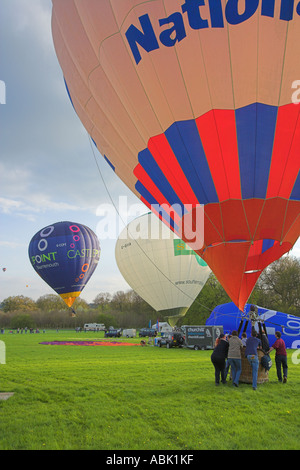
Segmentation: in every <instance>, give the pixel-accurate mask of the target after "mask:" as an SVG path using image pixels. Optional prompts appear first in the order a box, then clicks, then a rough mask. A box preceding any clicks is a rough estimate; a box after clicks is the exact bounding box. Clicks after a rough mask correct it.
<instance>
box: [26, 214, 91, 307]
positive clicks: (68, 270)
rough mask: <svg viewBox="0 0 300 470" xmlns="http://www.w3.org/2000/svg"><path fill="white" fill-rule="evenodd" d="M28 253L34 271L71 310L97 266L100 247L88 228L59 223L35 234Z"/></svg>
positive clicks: (80, 225) (69, 223) (70, 223)
mask: <svg viewBox="0 0 300 470" xmlns="http://www.w3.org/2000/svg"><path fill="white" fill-rule="evenodd" d="M28 254H29V259H30V262H31V264H32V266H33V269H34V270H35V271H36V272H37V273H38V274H39V275H40V276H41V278H42V279H43V280H44V281H45V282H46V283H47V284H48V285H49V286H50V287H52V289H54V290H55V292H57V294H59V295H60V296H61V298H62V299H63V300H64V302H65V303H66V304H67V305H68V307H71V306H72V305H73V302H74V301H75V299H76V298H77V297H78V296H79V295H80V293H81V291H82V290H83V289H84V287H85V286H86V284H87V282H88V281H89V279H90V277H91V276H92V274H93V273H94V271H95V269H96V267H97V265H98V262H99V259H100V245H99V241H98V238H97V236H96V235H95V233H94V232H93V231H92V230H91V229H90V228H88V227H86V226H85V225H82V224H78V223H74V222H57V223H55V224H52V225H49V226H47V227H44V228H43V229H42V230H40V231H38V232H37V233H36V234H35V235H34V237H33V238H32V240H31V242H30V244H29V249H28ZM26 287H27V286H26Z"/></svg>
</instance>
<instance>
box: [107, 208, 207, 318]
mask: <svg viewBox="0 0 300 470" xmlns="http://www.w3.org/2000/svg"><path fill="white" fill-rule="evenodd" d="M115 255H116V261H117V265H118V267H119V270H120V272H121V274H122V275H123V277H124V279H125V280H126V282H127V283H128V284H129V285H130V287H131V288H132V289H133V290H134V291H135V292H136V293H137V294H138V295H139V296H140V297H142V299H144V300H145V301H146V302H147V303H148V304H149V305H151V307H153V308H154V309H155V310H156V311H157V312H158V313H159V314H162V315H163V316H164V317H165V318H166V317H167V318H168V320H169V323H170V324H171V325H172V326H175V325H176V322H177V320H178V319H179V318H180V317H183V316H184V315H185V314H186V312H187V311H188V309H189V307H190V306H191V305H192V303H193V302H194V300H195V299H196V297H197V295H198V294H199V292H200V291H201V289H202V288H203V286H204V285H205V283H206V281H207V279H208V277H209V275H210V273H211V270H210V268H209V267H208V266H207V264H206V263H205V261H203V260H202V259H201V258H200V256H198V255H197V254H196V253H195V252H194V251H193V250H191V249H190V248H189V247H188V246H187V245H186V244H185V243H184V242H183V241H182V240H180V238H178V237H177V236H176V235H175V234H174V233H173V232H172V231H170V229H169V228H168V227H167V226H166V225H165V224H164V223H162V222H161V221H160V220H159V218H158V217H157V216H156V215H154V214H153V213H148V214H145V215H142V216H140V217H137V218H136V219H134V220H133V221H132V222H130V223H129V224H128V225H127V227H125V229H124V230H123V231H122V232H121V234H120V236H119V238H118V240H117V243H116V249H115Z"/></svg>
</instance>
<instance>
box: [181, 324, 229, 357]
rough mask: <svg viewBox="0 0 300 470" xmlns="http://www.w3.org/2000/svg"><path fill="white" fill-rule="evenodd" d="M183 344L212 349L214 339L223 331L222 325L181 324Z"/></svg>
mask: <svg viewBox="0 0 300 470" xmlns="http://www.w3.org/2000/svg"><path fill="white" fill-rule="evenodd" d="M181 330H182V331H183V334H184V337H185V346H186V347H187V348H190V349H195V350H196V351H198V350H200V349H201V350H204V349H214V346H215V342H216V339H217V338H218V337H219V336H220V334H221V333H223V326H207V325H183V326H182V327H181Z"/></svg>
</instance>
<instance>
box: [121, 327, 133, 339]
mask: <svg viewBox="0 0 300 470" xmlns="http://www.w3.org/2000/svg"><path fill="white" fill-rule="evenodd" d="M122 335H123V336H125V337H126V338H135V337H136V330H135V329H134V328H127V329H126V330H123V333H122Z"/></svg>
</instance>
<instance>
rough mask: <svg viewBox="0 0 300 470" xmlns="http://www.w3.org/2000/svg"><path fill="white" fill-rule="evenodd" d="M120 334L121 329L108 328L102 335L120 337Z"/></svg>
mask: <svg viewBox="0 0 300 470" xmlns="http://www.w3.org/2000/svg"><path fill="white" fill-rule="evenodd" d="M121 335H122V330H121V329H118V330H117V329H109V330H106V331H105V333H104V336H105V337H106V338H120V336H121Z"/></svg>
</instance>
